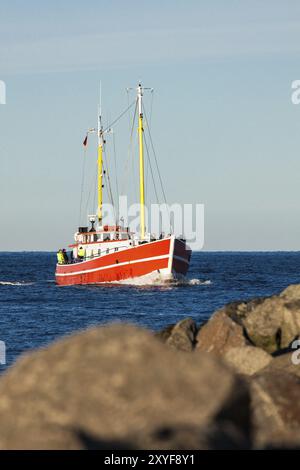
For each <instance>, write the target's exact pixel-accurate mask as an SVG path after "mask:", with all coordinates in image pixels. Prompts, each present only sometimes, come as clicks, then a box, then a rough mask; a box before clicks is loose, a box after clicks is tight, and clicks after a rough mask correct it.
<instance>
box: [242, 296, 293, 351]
mask: <svg viewBox="0 0 300 470" xmlns="http://www.w3.org/2000/svg"><path fill="white" fill-rule="evenodd" d="M243 325H244V327H245V329H246V332H247V335H248V337H249V338H250V340H251V341H252V342H253V344H254V345H255V346H258V347H260V348H262V349H264V350H265V351H267V352H269V353H273V352H275V351H278V350H280V349H285V348H288V347H289V345H290V343H291V342H292V341H293V340H294V339H295V338H296V337H297V336H298V335H299V332H300V308H299V307H298V305H297V302H295V301H294V302H287V301H286V299H285V298H284V297H279V296H274V297H270V298H267V299H265V300H264V301H263V302H262V303H260V304H259V305H257V306H256V307H255V308H254V309H253V310H252V311H251V312H250V313H248V314H247V316H246V317H245V318H244V319H243Z"/></svg>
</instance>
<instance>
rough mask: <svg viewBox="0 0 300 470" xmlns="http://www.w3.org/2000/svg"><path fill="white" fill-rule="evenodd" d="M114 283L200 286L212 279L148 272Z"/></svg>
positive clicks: (207, 283)
mask: <svg viewBox="0 0 300 470" xmlns="http://www.w3.org/2000/svg"><path fill="white" fill-rule="evenodd" d="M112 284H122V285H129V286H158V287H160V286H161V287H168V286H169V287H173V286H200V285H209V284H211V281H210V280H209V279H208V280H201V279H189V278H184V277H183V278H180V279H168V278H163V277H162V276H159V275H157V273H150V274H146V275H145V276H141V277H136V278H129V279H124V280H121V281H113V282H112Z"/></svg>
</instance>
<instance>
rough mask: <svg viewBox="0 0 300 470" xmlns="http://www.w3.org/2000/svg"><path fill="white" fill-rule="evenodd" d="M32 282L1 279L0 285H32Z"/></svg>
mask: <svg viewBox="0 0 300 470" xmlns="http://www.w3.org/2000/svg"><path fill="white" fill-rule="evenodd" d="M32 284H33V283H32V282H18V281H15V282H10V281H0V286H31V285H32Z"/></svg>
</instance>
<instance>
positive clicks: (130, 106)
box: [103, 100, 136, 132]
mask: <svg viewBox="0 0 300 470" xmlns="http://www.w3.org/2000/svg"><path fill="white" fill-rule="evenodd" d="M135 102H136V101H135V100H134V101H133V102H132V103H131V104H130V105H129V106H128V107H127V108H126V109H125V111H123V112H122V113H121V114H120V115H119V116H118V117H117V118H116V119H115V120H114V121H112V122H111V123H110V124H109V126H107V127H106V129H104V130H103V132H106V131H108V130H109V129H110V128H111V127H112V126H113V125H114V124H116V123H117V122H118V121H119V120H120V119H121V118H122V117H123V116H124V114H126V113H127V111H129V110H130V109H131V108H132V106H133V105H134V104H135Z"/></svg>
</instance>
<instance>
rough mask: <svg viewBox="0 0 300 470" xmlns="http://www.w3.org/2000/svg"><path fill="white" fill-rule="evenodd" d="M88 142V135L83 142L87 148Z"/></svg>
mask: <svg viewBox="0 0 300 470" xmlns="http://www.w3.org/2000/svg"><path fill="white" fill-rule="evenodd" d="M87 141H88V136H87V135H86V136H85V139H84V141H83V145H84V146H85V147H86V146H87Z"/></svg>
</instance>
